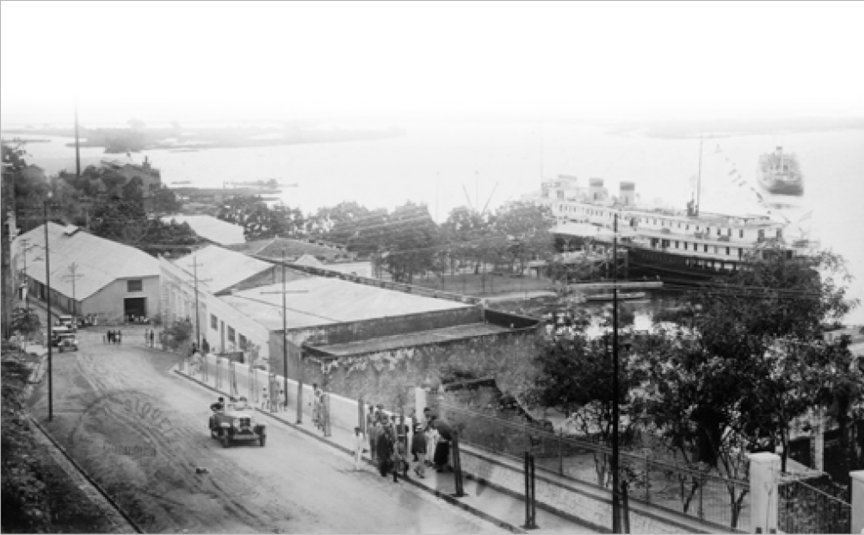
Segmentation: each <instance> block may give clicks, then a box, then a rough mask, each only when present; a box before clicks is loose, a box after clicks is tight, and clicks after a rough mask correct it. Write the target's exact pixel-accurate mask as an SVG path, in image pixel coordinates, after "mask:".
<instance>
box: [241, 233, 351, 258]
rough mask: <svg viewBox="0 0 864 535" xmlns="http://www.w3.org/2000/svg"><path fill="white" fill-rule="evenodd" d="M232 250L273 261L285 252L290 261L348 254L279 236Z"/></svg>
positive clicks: (333, 248) (328, 246)
mask: <svg viewBox="0 0 864 535" xmlns="http://www.w3.org/2000/svg"><path fill="white" fill-rule="evenodd" d="M230 249H231V250H233V251H239V252H241V253H246V254H248V255H254V256H262V257H264V258H273V259H279V258H281V256H282V253H283V252H284V253H285V257H286V258H289V259H290V258H299V257H300V256H303V255H305V254H310V255H316V256H324V257H335V256H343V255H346V254H347V253H346V251H345V249H344V248H341V247H334V246H332V245H326V244H321V243H312V242H307V241H304V240H295V239H292V238H280V237H278V236H277V237H274V238H267V239H263V240H255V241H251V242H246V243H244V244H241V245H233V246H231V247H230Z"/></svg>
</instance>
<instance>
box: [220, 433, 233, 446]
mask: <svg viewBox="0 0 864 535" xmlns="http://www.w3.org/2000/svg"><path fill="white" fill-rule="evenodd" d="M230 445H231V437H229V436H228V433H223V434H222V447H223V448H227V447H228V446H230Z"/></svg>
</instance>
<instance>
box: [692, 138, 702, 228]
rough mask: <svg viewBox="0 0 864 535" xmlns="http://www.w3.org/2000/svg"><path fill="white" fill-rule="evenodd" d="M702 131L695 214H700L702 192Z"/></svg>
mask: <svg viewBox="0 0 864 535" xmlns="http://www.w3.org/2000/svg"><path fill="white" fill-rule="evenodd" d="M702 141H703V139H702V131H701V130H700V131H699V173H698V174H697V175H696V206H694V207H693V215H695V216H698V215H699V203H700V202H701V198H700V197H701V193H702V191H701V190H702Z"/></svg>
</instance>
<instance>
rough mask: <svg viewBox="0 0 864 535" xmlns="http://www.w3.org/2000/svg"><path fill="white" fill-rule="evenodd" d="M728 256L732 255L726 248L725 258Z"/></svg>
mask: <svg viewBox="0 0 864 535" xmlns="http://www.w3.org/2000/svg"><path fill="white" fill-rule="evenodd" d="M730 254H732V253H731V252H730V251H729V248H728V247H727V248H726V256H729V255H730Z"/></svg>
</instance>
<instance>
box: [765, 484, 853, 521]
mask: <svg viewBox="0 0 864 535" xmlns="http://www.w3.org/2000/svg"><path fill="white" fill-rule="evenodd" d="M778 493H779V507H778V527H779V529H780V531H783V532H784V533H851V529H852V505H851V504H850V503H848V502H847V501H845V499H844V498H846V496H832V495H831V494H828V493H827V492H825V491H823V490H820V489H817V488H816V487H813V486H811V485H808V484H807V483H805V482H803V481H800V480H792V479H787V480H785V481H781V483H780V485H779V487H778Z"/></svg>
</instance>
